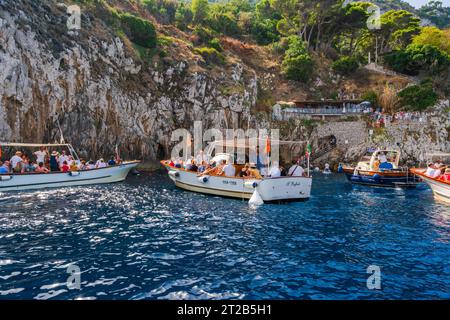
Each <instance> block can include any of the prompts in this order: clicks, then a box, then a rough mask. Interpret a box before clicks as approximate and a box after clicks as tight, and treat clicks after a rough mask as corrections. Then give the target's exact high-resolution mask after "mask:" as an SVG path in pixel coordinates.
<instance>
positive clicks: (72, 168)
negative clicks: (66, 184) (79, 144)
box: [69, 161, 79, 172]
mask: <svg viewBox="0 0 450 320" xmlns="http://www.w3.org/2000/svg"><path fill="white" fill-rule="evenodd" d="M78 170H79V166H78V165H77V163H76V162H75V161H72V162H71V163H70V165H69V171H72V172H74V171H78Z"/></svg>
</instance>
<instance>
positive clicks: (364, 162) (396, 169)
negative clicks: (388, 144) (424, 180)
mask: <svg viewBox="0 0 450 320" xmlns="http://www.w3.org/2000/svg"><path fill="white" fill-rule="evenodd" d="M380 159H381V160H380ZM399 162H400V151H396V150H382V149H377V150H375V151H374V152H371V153H369V154H366V155H365V156H364V157H363V158H362V159H361V161H359V162H358V164H357V165H356V166H348V165H343V166H342V171H343V172H344V173H345V175H346V177H347V179H348V180H349V181H350V182H351V183H355V184H362V185H370V186H378V187H401V188H413V187H416V186H417V184H418V183H420V182H421V181H420V179H419V178H417V177H416V176H415V175H414V174H413V173H412V172H410V170H409V169H408V168H402V167H400V166H399Z"/></svg>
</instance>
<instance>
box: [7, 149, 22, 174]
mask: <svg viewBox="0 0 450 320" xmlns="http://www.w3.org/2000/svg"><path fill="white" fill-rule="evenodd" d="M9 161H10V163H11V168H12V170H13V172H14V173H21V172H22V161H23V160H22V152H21V151H17V152H16V154H15V155H14V156H12V158H11V159H10V160H9Z"/></svg>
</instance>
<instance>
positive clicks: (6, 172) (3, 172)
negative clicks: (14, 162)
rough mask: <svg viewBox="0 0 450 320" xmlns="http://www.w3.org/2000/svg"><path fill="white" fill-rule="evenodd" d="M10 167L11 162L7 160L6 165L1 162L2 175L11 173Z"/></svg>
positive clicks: (0, 170) (0, 172) (0, 171)
mask: <svg viewBox="0 0 450 320" xmlns="http://www.w3.org/2000/svg"><path fill="white" fill-rule="evenodd" d="M9 166H10V162H9V161H8V160H6V161H5V162H4V163H2V162H1V161H0V174H8V173H10V170H9Z"/></svg>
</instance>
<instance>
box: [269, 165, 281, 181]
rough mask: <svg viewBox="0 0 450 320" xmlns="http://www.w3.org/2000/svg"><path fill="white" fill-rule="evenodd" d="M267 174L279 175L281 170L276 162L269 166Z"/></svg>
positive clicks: (275, 176) (276, 176)
mask: <svg viewBox="0 0 450 320" xmlns="http://www.w3.org/2000/svg"><path fill="white" fill-rule="evenodd" d="M269 176H270V177H272V178H278V177H281V170H280V167H279V166H278V163H277V162H274V163H273V165H272V167H271V168H270V171H269Z"/></svg>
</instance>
